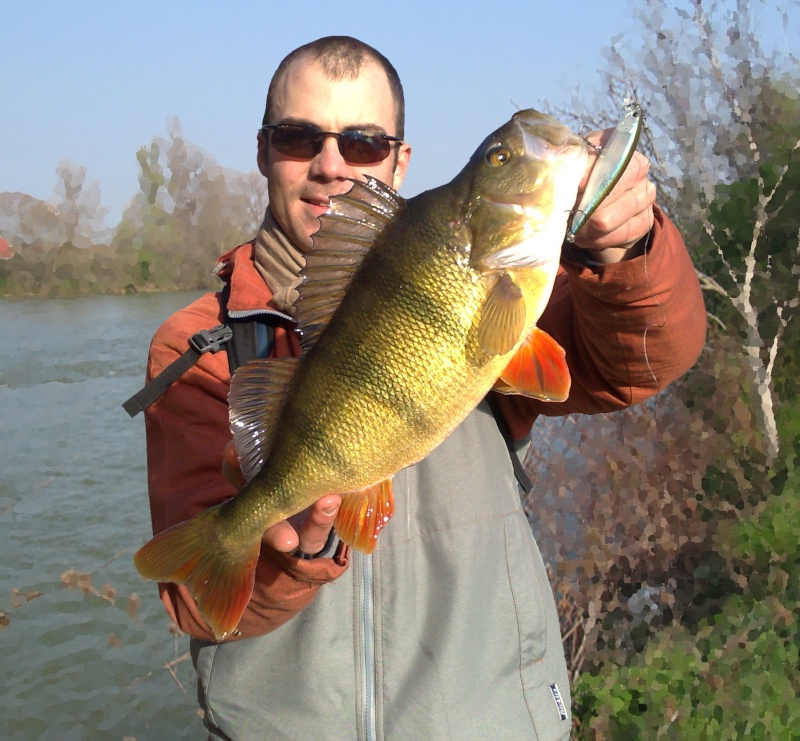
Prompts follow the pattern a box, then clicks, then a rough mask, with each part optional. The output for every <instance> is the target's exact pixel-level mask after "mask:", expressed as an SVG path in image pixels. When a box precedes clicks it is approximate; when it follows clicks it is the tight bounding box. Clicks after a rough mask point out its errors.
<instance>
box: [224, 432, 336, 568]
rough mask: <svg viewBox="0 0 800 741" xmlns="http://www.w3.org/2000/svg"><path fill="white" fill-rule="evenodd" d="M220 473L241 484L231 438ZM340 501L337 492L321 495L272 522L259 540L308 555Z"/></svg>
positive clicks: (324, 535) (321, 541) (318, 546)
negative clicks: (285, 517) (311, 502)
mask: <svg viewBox="0 0 800 741" xmlns="http://www.w3.org/2000/svg"><path fill="white" fill-rule="evenodd" d="M222 474H223V475H224V476H225V478H226V479H227V480H228V482H229V483H231V484H233V485H234V486H235V487H236V488H237V489H241V488H242V487H243V486H244V484H245V481H244V476H242V469H241V467H240V466H239V456H238V455H237V454H236V447H235V445H234V444H233V441H232V440H231V441H230V442H229V443H228V444H227V445H226V446H225V450H224V451H223V463H222ZM341 503H342V499H341V497H339V496H336V495H331V496H327V497H323V498H322V499H320V500H319V501H317V502H316V503H314V504H313V505H312V506H311V507H309V508H308V509H306V510H304V511H303V512H298V514H296V515H294V516H293V517H290V518H289V519H288V520H284V521H283V522H279V523H278V524H277V525H273V526H272V527H271V528H269V529H268V530H267V531H266V532H265V533H264V537H263V538H262V542H263V543H264V544H265V545H267V546H269V547H270V548H273V549H275V550H276V551H280V552H281V553H292V552H293V551H295V550H300V551H301V552H303V553H307V554H309V555H313V554H315V553H319V552H320V551H321V550H322V549H323V548H324V547H325V543H327V541H328V535H329V534H330V531H331V528H332V527H333V522H334V520H335V519H336V515H337V513H338V512H339V505H340V504H341Z"/></svg>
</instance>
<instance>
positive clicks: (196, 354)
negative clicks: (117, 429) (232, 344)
mask: <svg viewBox="0 0 800 741" xmlns="http://www.w3.org/2000/svg"><path fill="white" fill-rule="evenodd" d="M232 337H233V332H232V331H231V328H230V327H227V326H225V325H224V324H220V325H219V326H218V327H214V328H213V329H201V330H200V331H199V332H197V334H193V335H192V336H191V337H190V338H189V349H188V350H187V351H186V352H185V353H183V355H181V356H180V357H179V358H178V359H177V360H175V361H173V362H172V363H170V364H169V365H168V366H167V367H166V368H164V370H163V371H161V373H159V374H158V375H157V376H156V377H155V378H153V379H151V381H150V382H149V383H148V384H147V385H146V386H145V387H144V388H143V389H141V390H140V391H139V392H138V393H136V394H134V395H133V396H131V398H130V399H128V400H127V401H126V402H125V403H124V404H123V405H122V408H123V409H124V410H125V411H126V412H127V413H128V414H129V415H130V416H131V417H135V416H136V415H137V414H139V412H143V411H144V410H145V409H147V407H149V406H150V405H151V404H152V403H153V402H154V401H155V400H156V399H158V398H159V397H160V396H161V395H162V394H163V393H164V392H165V391H166V390H167V389H168V388H169V387H170V386H171V385H172V384H173V383H175V381H177V380H178V379H179V378H180V377H181V376H182V375H183V374H184V373H186V371H188V370H189V368H191V367H192V366H193V365H195V364H196V363H197V361H198V360H200V356H201V355H203V354H205V353H207V352H218V351H219V350H221V349H222V346H223V345H224V344H225V343H227V342H229V341H230V339H231V338H232Z"/></svg>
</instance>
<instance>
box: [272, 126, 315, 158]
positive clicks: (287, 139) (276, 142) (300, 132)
mask: <svg viewBox="0 0 800 741" xmlns="http://www.w3.org/2000/svg"><path fill="white" fill-rule="evenodd" d="M321 144H322V137H321V136H320V135H319V132H318V131H315V130H313V129H308V128H306V127H305V126H281V127H280V128H279V129H273V131H272V146H273V147H275V149H277V150H278V151H279V152H280V153H281V154H285V155H287V156H288V157H298V158H300V159H311V158H312V157H314V156H315V155H317V154H318V153H319V151H320V149H321Z"/></svg>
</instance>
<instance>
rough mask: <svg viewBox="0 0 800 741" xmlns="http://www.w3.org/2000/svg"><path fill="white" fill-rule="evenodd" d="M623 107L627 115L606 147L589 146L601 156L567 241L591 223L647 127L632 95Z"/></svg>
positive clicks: (571, 240)
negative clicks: (592, 217) (590, 218)
mask: <svg viewBox="0 0 800 741" xmlns="http://www.w3.org/2000/svg"><path fill="white" fill-rule="evenodd" d="M623 106H624V108H625V115H624V116H623V117H622V120H621V121H620V122H619V123H618V124H617V126H616V128H615V129H614V131H613V132H612V134H611V136H610V138H609V140H608V142H607V143H606V145H605V146H604V147H602V148H599V147H595V146H594V145H593V144H590V146H592V147H594V149H595V150H599V152H600V155H599V157H598V158H597V162H595V164H594V167H593V168H592V172H591V174H590V175H589V182H588V183H587V184H586V189H585V190H584V191H583V198H581V202H580V204H578V208H577V209H575V212H574V214H573V215H572V222H571V223H570V226H569V229H568V230H567V241H568V242H574V241H575V235H576V234H577V233H578V230H579V229H580V228H581V227H582V226H583V225H584V224H585V223H586V222H587V221H588V220H589V217H590V216H591V215H592V214H593V213H594V212H595V211H596V210H597V207H598V206H599V205H600V204H601V203H602V202H603V201H604V200H605V198H606V196H608V194H609V193H610V192H611V190H612V189H613V188H614V186H615V185H616V184H617V182H618V181H619V179H620V178H621V177H622V173H623V172H625V168H626V167H627V166H628V163H629V162H630V161H631V157H633V153H634V152H635V151H636V145H637V144H638V143H639V135H640V134H641V132H642V127H643V126H644V111H642V107H641V106H640V105H639V104H638V103H637V102H636V101H635V100H634V99H633V96H632V95H626V96H625V99H624V101H623Z"/></svg>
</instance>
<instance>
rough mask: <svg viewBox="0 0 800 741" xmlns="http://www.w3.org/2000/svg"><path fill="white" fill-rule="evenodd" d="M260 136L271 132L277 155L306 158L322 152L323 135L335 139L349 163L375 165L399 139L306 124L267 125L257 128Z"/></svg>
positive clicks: (386, 155) (308, 158)
mask: <svg viewBox="0 0 800 741" xmlns="http://www.w3.org/2000/svg"><path fill="white" fill-rule="evenodd" d="M259 131H260V132H261V133H262V134H263V135H264V137H265V138H266V136H267V131H271V132H272V137H271V142H272V146H273V147H275V149H277V150H278V151H279V152H280V153H281V154H285V155H287V156H288V157H297V158H298V159H303V160H310V159H311V158H312V157H316V156H317V155H318V154H319V153H320V152H321V151H322V143H323V141H324V140H325V137H326V136H333V137H335V138H336V143H337V144H338V145H339V153H340V154H341V155H342V157H344V159H345V161H346V162H347V163H348V164H351V165H376V164H378V162H383V160H385V159H386V158H387V157H388V156H389V153H390V152H391V151H392V144H394V143H395V142H401V141H402V139H398V138H397V137H396V136H389V135H388V134H367V133H366V132H364V131H343V132H342V133H341V134H339V133H337V132H335V131H320V130H319V129H318V128H317V127H316V126H312V125H310V124H289V123H286V124H267V125H266V126H262V127H261V129H260V130H259Z"/></svg>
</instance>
